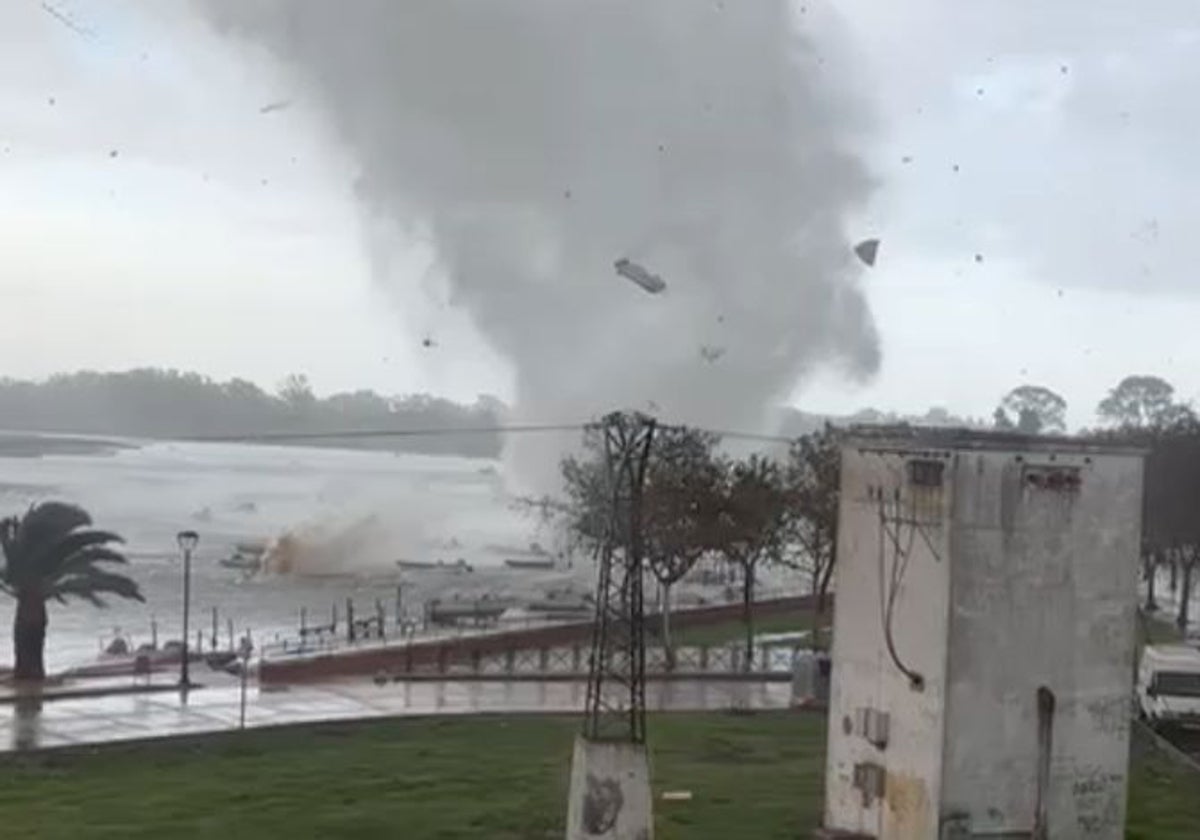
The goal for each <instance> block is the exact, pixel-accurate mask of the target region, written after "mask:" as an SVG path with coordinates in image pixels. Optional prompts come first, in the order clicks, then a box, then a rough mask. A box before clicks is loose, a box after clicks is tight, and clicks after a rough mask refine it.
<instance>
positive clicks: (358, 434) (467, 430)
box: [183, 421, 795, 443]
mask: <svg viewBox="0 0 1200 840" xmlns="http://www.w3.org/2000/svg"><path fill="white" fill-rule="evenodd" d="M602 425H603V423H602V421H595V422H591V423H526V424H514V425H495V426H466V427H457V428H456V427H453V426H435V427H428V428H417V429H342V430H336V429H321V430H318V431H311V432H250V433H245V434H224V435H189V436H187V437H186V438H183V439H184V440H187V441H192V442H197V443H275V442H286V441H310V440H352V439H373V438H414V437H450V436H454V435H499V434H539V433H547V432H583V431H586V430H588V429H594V428H600V427H601V426H602ZM659 428H660V429H681V428H687V427H684V426H669V425H662V426H659ZM690 428H694V429H696V431H700V432H706V433H708V434H712V435H716V436H717V437H720V438H725V439H730V440H750V441H760V442H764V443H790V442H791V441H793V440H795V438H794V437H786V436H784V435H771V434H763V433H757V432H738V431H728V430H716V429H706V428H702V427H695V426H693V427H690Z"/></svg>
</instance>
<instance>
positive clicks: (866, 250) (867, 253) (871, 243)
mask: <svg viewBox="0 0 1200 840" xmlns="http://www.w3.org/2000/svg"><path fill="white" fill-rule="evenodd" d="M854 253H855V254H857V255H858V258H859V259H860V260H862V261H863V262H864V263H866V264H867V265H868V266H872V267H873V266H874V265H875V256H876V255H877V254H878V253H879V240H878V239H864V240H863V241H862V242H859V243H858V244H857V245H855V246H854Z"/></svg>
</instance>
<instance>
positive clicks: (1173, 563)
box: [1167, 552, 1179, 595]
mask: <svg viewBox="0 0 1200 840" xmlns="http://www.w3.org/2000/svg"><path fill="white" fill-rule="evenodd" d="M1167 566H1168V568H1169V569H1170V570H1171V579H1170V582H1169V583H1168V584H1167V587H1168V588H1169V589H1170V590H1171V594H1172V595H1174V594H1175V593H1176V592H1178V591H1179V558H1178V557H1176V556H1175V553H1174V552H1172V553H1171V559H1170V561H1169V562H1168V564H1167Z"/></svg>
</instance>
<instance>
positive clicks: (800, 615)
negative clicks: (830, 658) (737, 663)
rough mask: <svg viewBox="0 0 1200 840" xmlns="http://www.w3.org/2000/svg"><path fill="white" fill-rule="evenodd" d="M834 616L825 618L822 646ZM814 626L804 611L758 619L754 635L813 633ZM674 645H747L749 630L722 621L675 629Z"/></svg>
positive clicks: (733, 623) (733, 622)
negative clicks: (702, 625) (801, 631)
mask: <svg viewBox="0 0 1200 840" xmlns="http://www.w3.org/2000/svg"><path fill="white" fill-rule="evenodd" d="M832 620H833V615H832V613H830V612H826V614H825V619H824V621H825V625H826V630H825V631H824V632H822V633H821V643H822V644H825V643H826V642H827V641H828V639H827V636H828V627H829V623H830V622H832ZM812 626H813V616H812V613H811V612H809V611H807V610H803V611H798V612H796V613H792V614H788V615H764V616H755V618H754V632H755V633H756V634H757V633H794V632H796V631H797V630H811V629H812ZM671 635H672V637H673V641H674V642H675V644H676V645H677V646H678V645H720V644H725V643H726V642H729V643H733V642H745V640H746V626H745V625H744V624H742V622H741V619H733V620H730V621H723V622H721V623H720V624H710V625H708V626H706V627H679V628H672V631H671Z"/></svg>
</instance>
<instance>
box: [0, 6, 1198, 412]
mask: <svg viewBox="0 0 1200 840" xmlns="http://www.w3.org/2000/svg"><path fill="white" fill-rule="evenodd" d="M399 1H400V0H398V2H399ZM44 5H45V4H42V3H40V2H37V0H28V2H23V0H7V2H5V3H3V4H2V5H0V294H2V295H3V298H2V299H3V301H4V302H5V304H6V305H5V308H4V314H5V318H4V328H3V329H0V359H2V360H3V361H2V363H0V373H2V374H5V375H10V376H34V377H37V376H44V375H46V374H48V373H51V372H54V371H59V370H69V369H76V368H82V367H88V368H99V369H122V368H128V367H133V366H139V365H159V366H174V367H179V368H186V369H195V370H199V371H202V372H204V373H208V374H210V375H213V376H216V377H221V378H225V377H230V376H235V375H238V376H244V377H248V378H251V379H254V380H256V381H259V382H260V383H262V384H264V385H266V386H272V385H274V383H276V382H277V381H278V380H279V379H280V378H282V377H283V376H284V375H285V374H286V373H289V372H292V371H303V372H307V373H308V374H309V375H310V377H311V378H312V380H313V382H314V384H315V386H316V387H317V388H318V390H321V391H329V390H334V389H348V388H356V387H371V388H375V389H377V390H381V391H384V392H389V393H402V392H408V391H434V392H439V393H443V394H446V395H448V396H451V397H455V398H459V399H468V400H469V399H472V398H474V396H475V395H476V394H478V393H494V394H498V395H500V396H506V395H508V393H509V392H510V390H511V387H512V386H511V372H510V371H509V370H508V366H507V365H506V364H505V362H504V361H503V360H502V359H500V358H498V357H497V356H496V355H495V354H494V353H492V352H491V351H490V350H489V349H488V347H487V346H486V344H485V343H484V342H483V341H482V340H481V339H480V338H479V337H478V335H477V334H475V333H474V331H473V330H472V328H471V326H470V323H469V321H468V319H467V318H466V317H465V316H464V315H462V314H461V313H455V312H453V311H452V310H451V308H450V307H447V306H446V305H445V301H444V300H443V301H439V300H437V299H436V294H434V295H433V298H432V299H431V296H430V294H429V292H430V290H431V289H434V290H436V283H432V282H431V280H430V277H429V274H430V272H431V271H432V270H433V269H431V268H430V255H429V254H426V253H421V252H419V251H417V252H414V253H411V254H407V255H404V256H403V257H402V258H401V259H400V265H399V270H401V271H407V272H410V273H411V276H412V281H411V287H409V291H408V292H407V293H406V294H404V295H401V296H399V297H397V295H395V294H385V293H383V292H382V291H381V290H380V289H378V288H376V287H375V286H374V284H373V282H372V279H371V270H370V266H371V259H370V256H371V255H370V254H369V253H368V251H367V247H368V246H367V243H368V242H369V240H370V238H369V237H368V236H366V235H365V233H364V229H363V227H362V213H361V211H360V209H359V208H358V207H357V206H356V203H355V200H354V195H353V190H352V184H353V180H354V177H355V172H356V170H355V165H354V162H353V161H352V160H351V159H350V156H349V154H348V153H347V151H346V150H345V149H343V148H341V147H340V146H339V144H338V142H337V140H336V138H335V137H334V135H333V133H332V132H331V130H330V128H329V126H328V125H327V124H326V122H325V120H324V119H323V118H322V114H321V113H320V112H319V109H318V108H317V107H316V105H315V104H314V103H312V102H310V101H307V100H306V97H305V94H304V92H303V91H302V90H301V91H297V90H296V89H294V85H292V84H291V83H290V82H289V77H288V76H287V74H286V73H284V72H283V70H282V69H273V67H272V63H271V61H269V60H267V58H266V57H265V56H264V57H261V59H262V60H253V61H252V60H248V59H247V55H246V51H245V50H244V49H239V48H237V45H234V44H231V43H230V42H228V41H227V40H225V39H222V38H221V37H219V36H218V35H217V34H215V33H213V32H212V31H211V30H210V29H209V28H208V27H207V26H206V25H205V24H204V22H203V21H201V20H200V19H199V16H198V15H196V14H195V13H194V11H193V10H192V9H191V8H190V7H189V6H187V5H185V4H184V3H182V2H174V0H172V2H162V3H155V4H154V5H153V7H151V4H150V3H149V2H148V0H147V2H131V0H107V1H106V2H101V0H75V1H74V2H69V1H68V0H62V2H57V3H51V4H50V6H51V8H52V9H53V10H54V11H56V12H58V14H59V15H61V16H62V17H65V18H66V19H67V21H66V22H64V21H63V20H62V19H60V17H57V16H55V15H54V14H52V13H51V12H50V11H48V10H47V9H45V8H43V6H44ZM821 5H822V4H820V3H816V2H810V3H808V4H807V6H808V7H811V9H807V7H806V11H805V12H804V13H800V12H799V10H798V11H797V17H798V19H799V20H800V21H801V24H800V25H801V26H803V25H805V24H804V19H805V15H806V14H814V15H815V14H817V13H818V12H819V13H820V14H822V15H824V19H825V20H828V19H829V18H830V17H832V16H834V15H835V14H836V15H837V16H838V17H840V19H841V21H840V26H841V27H842V28H843V29H844V32H845V36H846V37H845V40H846V41H847V42H848V43H849V44H850V48H851V49H852V51H853V54H854V56H855V62H856V65H857V66H858V67H859V68H860V71H861V72H860V74H859V75H860V76H861V78H860V79H858V80H856V85H857V86H858V87H860V88H861V91H860V93H861V95H862V96H863V97H864V98H865V99H866V100H867V102H868V103H869V105H870V107H869V109H868V111H869V112H870V113H871V114H872V115H873V116H872V127H871V129H870V131H869V132H868V135H869V136H868V138H867V140H865V141H864V143H865V148H864V154H865V155H866V156H867V164H868V168H869V169H870V170H871V171H872V172H873V174H874V176H875V179H876V181H877V186H876V189H875V191H874V193H873V196H872V198H871V200H870V203H869V205H868V208H867V209H866V210H865V211H864V212H863V214H862V218H859V219H856V220H855V224H856V225H857V226H858V227H860V228H861V231H862V236H863V237H867V236H878V237H879V238H881V240H882V246H881V249H880V253H879V259H878V262H877V265H876V267H875V268H874V269H873V270H871V271H870V272H868V273H867V274H866V276H865V285H864V290H865V293H866V295H867V298H868V300H869V302H870V305H871V308H872V310H873V312H874V318H875V323H876V325H877V328H878V331H879V334H880V339H881V346H882V364H881V366H880V369H879V372H878V374H877V375H876V376H875V377H874V378H873V379H871V380H870V381H868V382H866V383H862V382H849V381H846V378H845V375H844V374H843V373H839V372H838V371H837V370H828V371H825V372H821V371H818V372H816V373H814V374H812V375H811V376H810V377H809V378H808V379H807V380H806V381H804V382H801V383H798V384H797V388H796V390H795V393H794V395H793V401H794V402H795V403H796V404H797V405H799V406H801V407H803V408H805V409H808V410H813V411H835V412H841V411H851V410H854V409H856V408H860V407H863V406H866V405H872V406H875V407H879V408H885V409H886V408H891V409H897V410H904V411H924V409H926V408H928V407H929V406H932V405H941V406H945V407H947V408H949V409H950V410H951V411H954V412H956V413H960V414H970V415H988V414H990V413H991V410H992V408H994V406H995V405H996V403H997V401H998V399H999V398H1000V396H1001V395H1002V394H1003V393H1004V392H1005V391H1006V390H1007V389H1008V388H1010V387H1012V386H1014V385H1017V384H1021V383H1024V382H1032V383H1037V384H1044V385H1047V386H1049V387H1052V388H1054V389H1055V390H1057V391H1059V392H1060V393H1061V394H1063V396H1064V397H1066V398H1067V400H1068V402H1069V403H1070V405H1071V411H1070V420H1071V421H1072V423H1073V424H1075V425H1079V424H1084V423H1089V422H1091V421H1092V419H1093V417H1092V411H1093V409H1094V406H1095V404H1096V403H1097V402H1098V401H1099V399H1100V398H1101V397H1102V396H1103V393H1104V391H1105V390H1106V389H1107V388H1108V387H1109V386H1111V385H1112V384H1113V383H1115V381H1116V380H1118V379H1119V378H1120V377H1122V376H1123V375H1125V374H1127V373H1154V374H1159V375H1162V376H1163V377H1165V378H1167V379H1168V380H1170V381H1172V382H1173V383H1175V384H1176V386H1177V387H1178V388H1179V390H1180V392H1181V395H1182V396H1184V397H1186V398H1189V399H1195V398H1198V397H1200V364H1198V363H1197V362H1198V360H1200V330H1197V329H1196V325H1197V324H1200V284H1198V283H1197V282H1196V278H1195V275H1194V272H1193V260H1192V259H1191V254H1190V251H1189V247H1190V245H1191V243H1192V240H1193V238H1194V237H1195V233H1194V231H1193V229H1192V223H1193V221H1194V220H1195V219H1196V218H1197V213H1196V210H1197V207H1196V205H1197V203H1200V167H1198V166H1197V164H1196V163H1195V162H1194V160H1193V146H1194V143H1195V138H1196V137H1197V136H1200V102H1198V101H1197V100H1196V97H1195V95H1194V92H1195V90H1196V89H1197V87H1198V85H1200V52H1198V50H1197V47H1198V45H1200V6H1197V5H1196V4H1195V3H1194V2H1192V0H1159V2H1156V3H1154V4H1151V5H1149V6H1147V5H1145V4H1138V3H1134V2H1117V0H1087V1H1086V2H1085V0H1058V2H1055V3H1052V4H1046V3H1039V2H1035V0H978V2H970V3H967V2H963V3H946V2H944V0H942V1H941V2H939V0H907V2H905V3H893V2H885V0H838V2H837V3H836V4H835V5H834V6H832V7H831V9H832V8H836V12H834V11H831V9H823V10H819V9H818V7H819V6H821ZM281 102H286V103H288V104H287V105H286V106H285V107H277V108H274V109H268V110H267V113H263V108H264V106H267V105H270V104H271V103H281ZM427 337H428V338H432V339H433V342H432V343H433V346H430V347H426V346H425V345H424V339H426V338H427ZM554 419H560V418H554ZM564 419H565V418H564ZM572 419H574V418H572Z"/></svg>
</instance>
